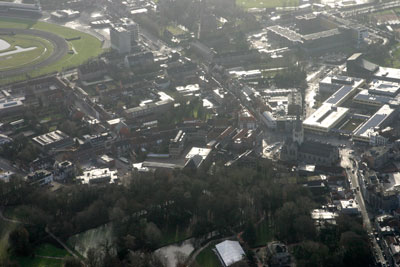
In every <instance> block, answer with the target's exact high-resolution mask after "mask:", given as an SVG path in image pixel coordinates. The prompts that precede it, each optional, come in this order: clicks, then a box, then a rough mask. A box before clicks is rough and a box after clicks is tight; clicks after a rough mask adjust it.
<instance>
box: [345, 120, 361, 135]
mask: <svg viewBox="0 0 400 267" xmlns="http://www.w3.org/2000/svg"><path fill="white" fill-rule="evenodd" d="M363 122H364V120H359V119H351V120H349V121H347V122H346V123H345V124H344V125H343V126H342V127H341V128H340V129H341V130H343V131H349V132H352V131H354V130H355V129H356V128H357V127H358V126H359V125H360V124H361V123H363Z"/></svg>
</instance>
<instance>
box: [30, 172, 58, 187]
mask: <svg viewBox="0 0 400 267" xmlns="http://www.w3.org/2000/svg"><path fill="white" fill-rule="evenodd" d="M53 178H54V177H53V174H52V173H51V172H49V171H46V170H38V171H35V172H33V173H30V174H28V175H27V176H26V179H27V181H28V182H30V183H32V184H38V185H46V184H49V183H51V182H52V181H53Z"/></svg>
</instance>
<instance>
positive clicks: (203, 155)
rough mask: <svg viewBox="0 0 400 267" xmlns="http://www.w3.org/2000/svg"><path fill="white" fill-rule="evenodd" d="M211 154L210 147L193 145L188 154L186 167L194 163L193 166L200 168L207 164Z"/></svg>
mask: <svg viewBox="0 0 400 267" xmlns="http://www.w3.org/2000/svg"><path fill="white" fill-rule="evenodd" d="M210 155H211V149H210V148H201V147H192V149H191V150H190V151H189V153H187V154H186V157H185V167H187V166H189V165H190V164H192V165H191V166H193V167H194V168H195V169H199V168H200V167H202V166H204V165H206V164H207V162H208V161H209V159H210Z"/></svg>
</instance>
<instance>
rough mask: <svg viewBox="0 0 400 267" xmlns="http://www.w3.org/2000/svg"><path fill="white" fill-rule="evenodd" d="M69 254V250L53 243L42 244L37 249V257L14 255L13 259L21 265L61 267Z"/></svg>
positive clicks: (22, 266)
mask: <svg viewBox="0 0 400 267" xmlns="http://www.w3.org/2000/svg"><path fill="white" fill-rule="evenodd" d="M68 255H69V254H68V252H67V251H65V250H64V249H60V248H57V247H55V246H53V245H51V244H42V245H40V246H39V247H38V248H36V249H35V257H14V258H12V260H13V261H16V262H18V264H19V266H21V267H24V266H27V267H28V266H35V267H36V266H38V267H61V266H63V258H64V257H66V256H68Z"/></svg>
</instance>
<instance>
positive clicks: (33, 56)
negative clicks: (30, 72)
mask: <svg viewBox="0 0 400 267" xmlns="http://www.w3.org/2000/svg"><path fill="white" fill-rule="evenodd" d="M1 39H2V40H4V41H6V42H8V43H9V44H10V45H11V47H10V48H9V49H7V50H3V51H1V53H4V52H10V51H13V50H16V49H17V48H16V46H19V47H21V48H29V47H35V49H34V50H30V51H25V52H20V53H16V54H12V55H4V56H1V53H0V71H2V70H8V69H14V68H18V67H22V66H25V65H30V64H34V63H37V62H40V61H42V60H44V59H46V58H47V57H49V56H50V55H51V54H52V53H53V49H54V47H53V45H52V44H51V43H50V42H49V41H47V40H45V39H42V38H39V37H36V36H30V35H14V36H1Z"/></svg>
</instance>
